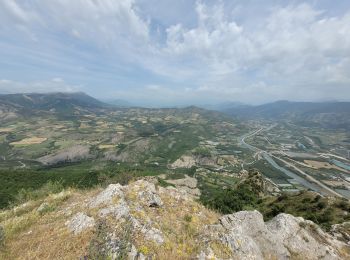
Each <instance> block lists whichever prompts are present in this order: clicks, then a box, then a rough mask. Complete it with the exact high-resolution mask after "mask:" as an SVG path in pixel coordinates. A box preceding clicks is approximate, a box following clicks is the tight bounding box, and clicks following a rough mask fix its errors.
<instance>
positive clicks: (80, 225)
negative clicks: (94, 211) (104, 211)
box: [66, 212, 95, 235]
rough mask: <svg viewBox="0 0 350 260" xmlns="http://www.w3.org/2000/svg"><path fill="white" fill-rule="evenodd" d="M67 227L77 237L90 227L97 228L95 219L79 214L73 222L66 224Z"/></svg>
mask: <svg viewBox="0 0 350 260" xmlns="http://www.w3.org/2000/svg"><path fill="white" fill-rule="evenodd" d="M66 226H67V227H68V228H69V230H70V231H72V232H73V233H74V234H75V235H76V234H79V233H81V232H82V231H84V230H86V229H88V228H90V227H93V226H95V220H94V218H92V217H89V216H87V215H85V214H84V213H82V212H79V213H77V214H76V215H75V216H74V217H73V218H72V219H71V220H69V221H67V222H66Z"/></svg>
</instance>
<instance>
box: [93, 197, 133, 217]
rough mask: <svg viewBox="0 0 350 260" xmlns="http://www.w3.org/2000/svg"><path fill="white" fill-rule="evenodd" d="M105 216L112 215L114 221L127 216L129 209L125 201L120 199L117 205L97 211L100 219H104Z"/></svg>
mask: <svg viewBox="0 0 350 260" xmlns="http://www.w3.org/2000/svg"><path fill="white" fill-rule="evenodd" d="M107 215H113V216H114V217H115V218H116V219H120V218H122V217H124V218H125V217H128V216H129V207H128V205H127V204H126V202H125V200H124V199H122V200H121V201H120V202H119V203H118V204H117V205H112V206H109V207H107V208H103V209H101V210H100V211H99V216H100V217H102V218H103V217H106V216H107Z"/></svg>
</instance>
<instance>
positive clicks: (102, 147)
mask: <svg viewBox="0 0 350 260" xmlns="http://www.w3.org/2000/svg"><path fill="white" fill-rule="evenodd" d="M98 148H99V149H101V150H102V149H111V148H115V145H114V144H100V145H99V146H98Z"/></svg>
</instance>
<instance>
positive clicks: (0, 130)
mask: <svg viewBox="0 0 350 260" xmlns="http://www.w3.org/2000/svg"><path fill="white" fill-rule="evenodd" d="M12 131H13V128H10V127H0V133H11V132H12Z"/></svg>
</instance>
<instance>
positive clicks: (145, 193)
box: [135, 181, 163, 207]
mask: <svg viewBox="0 0 350 260" xmlns="http://www.w3.org/2000/svg"><path fill="white" fill-rule="evenodd" d="M135 187H136V189H137V190H139V192H138V198H139V200H140V201H141V203H142V204H144V205H146V206H148V207H161V206H162V205H163V202H162V199H161V198H160V197H159V195H158V193H157V191H156V188H155V186H154V184H153V183H150V182H147V181H137V182H136V186H135Z"/></svg>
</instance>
